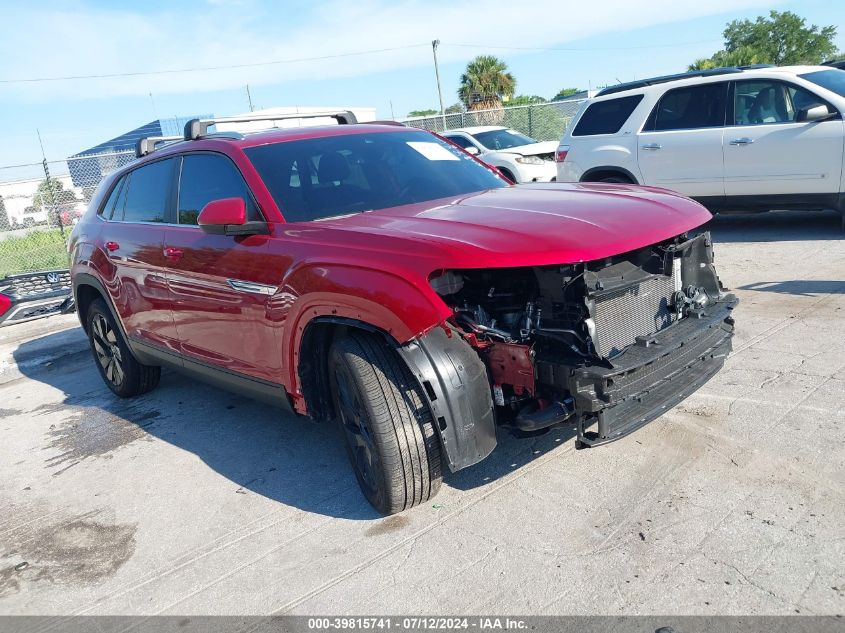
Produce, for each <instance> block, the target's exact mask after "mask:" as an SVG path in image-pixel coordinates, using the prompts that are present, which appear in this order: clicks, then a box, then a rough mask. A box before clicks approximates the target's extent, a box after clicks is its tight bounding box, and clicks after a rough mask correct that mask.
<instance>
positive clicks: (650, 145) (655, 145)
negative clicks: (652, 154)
mask: <svg viewBox="0 0 845 633" xmlns="http://www.w3.org/2000/svg"><path fill="white" fill-rule="evenodd" d="M643 149H648V150H656V149H663V146H662V145H661V144H660V143H647V144H646V145H643Z"/></svg>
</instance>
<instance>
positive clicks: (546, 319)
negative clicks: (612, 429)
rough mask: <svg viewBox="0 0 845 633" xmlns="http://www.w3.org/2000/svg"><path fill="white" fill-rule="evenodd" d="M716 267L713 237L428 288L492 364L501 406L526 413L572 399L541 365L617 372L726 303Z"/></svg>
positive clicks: (452, 273)
mask: <svg viewBox="0 0 845 633" xmlns="http://www.w3.org/2000/svg"><path fill="white" fill-rule="evenodd" d="M712 262H713V253H712V242H711V240H710V236H709V234H708V233H702V234H700V235H698V236H696V237H693V238H690V237H688V236H687V235H686V234H683V235H680V236H678V237H676V238H674V239H671V240H667V241H665V242H661V243H658V244H654V245H651V246H648V247H645V248H641V249H637V250H635V251H631V252H628V253H623V254H620V255H615V256H613V257H608V258H604V259H601V260H597V261H589V262H583V263H576V264H561V265H552V266H535V267H522V268H502V269H484V270H448V271H439V272H438V273H436V274H435V275H433V276H432V278H431V279H430V283H431V286H432V288H433V289H434V290H435V292H437V293H438V295H440V297H441V298H442V299H443V301H444V302H445V303H446V304H447V305H448V306H449V307H450V308H451V309H452V311H453V313H454V317H453V322H454V324H455V325H456V326H457V327H458V328H459V330H460V331H461V332H462V333H463V336H464V338H465V340H466V341H467V342H468V343H469V344H470V345H471V346H472V347H473V348H474V349H476V351H477V352H478V353H479V355H480V356H481V358H482V359H483V360H484V362H485V364H486V366H487V368H488V372H489V375H490V379H491V382H492V388H493V396H494V402H495V404H496V405H497V406H498V408H500V409H501V410H502V411H503V412H505V411H511V412H513V413H519V412H523V413H524V412H526V411H529V412H531V411H541V410H543V409H546V408H547V407H548V406H549V405H550V404H555V405H556V406H558V407H561V406H562V407H565V406H566V405H565V404H562V403H566V402H567V399H568V398H570V394H568V393H565V392H562V391H561V388H560V384H559V381H557V383H556V382H555V381H550V380H544V377H543V376H542V375H540V374H539V373H538V372H537V371H536V361H537V359H545V360H546V361H550V362H553V363H554V364H555V365H557V366H559V367H561V368H564V369H566V368H571V369H576V368H579V367H587V366H601V367H607V368H612V367H613V366H614V362H615V361H617V360H618V359H621V358H623V356H624V354H625V352H626V350H628V349H629V348H630V347H631V346H634V345H642V346H648V345H649V344H651V343H652V342H655V341H656V335H658V334H659V333H660V332H661V331H663V330H665V329H666V328H669V327H671V326H672V325H673V324H674V323H676V322H678V321H679V320H681V319H686V318H695V317H696V315H698V314H700V313H701V312H702V311H703V310H705V309H706V307H707V306H708V305H710V304H711V303H712V302H714V301H716V300H718V299H719V297H721V296H722V294H723V288H722V286H721V284H720V282H719V280H718V277H717V276H716V273H715V270H714V268H713V265H712ZM559 413H561V412H559Z"/></svg>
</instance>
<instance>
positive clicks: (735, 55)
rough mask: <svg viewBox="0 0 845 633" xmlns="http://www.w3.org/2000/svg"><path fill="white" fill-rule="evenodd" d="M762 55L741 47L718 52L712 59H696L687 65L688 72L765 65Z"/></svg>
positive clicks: (746, 47)
mask: <svg viewBox="0 0 845 633" xmlns="http://www.w3.org/2000/svg"><path fill="white" fill-rule="evenodd" d="M762 59H764V57H763V56H762V54H761V53H760V52H759V51H757V50H755V49H754V48H752V47H750V46H742V47H740V48H737V49H736V50H733V51H724V50H723V51H718V52H717V53H715V54H714V55H713V56H712V57H705V58H703V59H697V60H695V61H694V62H693V63H692V64H690V65H689V67H688V69H689V70H710V69H711V68H723V67H725V66H751V65H752V64H765V63H766V62H764V61H761V60H762Z"/></svg>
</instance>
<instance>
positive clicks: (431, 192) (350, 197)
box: [244, 131, 507, 222]
mask: <svg viewBox="0 0 845 633" xmlns="http://www.w3.org/2000/svg"><path fill="white" fill-rule="evenodd" d="M244 151H245V152H246V154H247V156H248V157H249V159H250V160H251V161H252V163H253V165H255V168H256V169H257V170H258V173H259V174H260V175H261V178H262V179H263V180H264V184H265V185H267V188H268V189H269V190H270V194H271V195H272V196H273V199H274V200H275V201H276V204H277V205H279V209H280V210H281V212H282V215H284V216H285V219H286V220H287V221H288V222H307V221H309V220H319V219H321V218H328V217H332V216H339V215H347V214H350V213H358V212H362V211H375V210H377V209H386V208H389V207H396V206H400V205H403V204H413V203H416V202H426V201H429V200H437V199H438V198H448V197H452V196H460V195H463V194H467V193H472V192H475V191H484V190H486V189H493V188H497V187H506V186H507V184H506V183H505V182H504V181H503V180H502V179H501V178H498V177H497V176H496V175H495V174H493V172H492V171H490V170H489V169H487V168H485V167H484V166H483V165H481V164H479V163H478V162H476V161H475V160H474V159H473V158H472V157H471V156H468V155H467V154H465V153H464V152H463V151H461V150H459V149H458V148H456V147H454V146H453V145H450V144H448V143H445V142H443V141H441V140H440V139H438V138H437V137H435V136H433V135H431V134H427V133H422V132H404V131H403V132H378V133H369V134H348V135H342V136H328V137H323V138H314V139H308V140H301V141H289V142H282V143H273V144H270V145H261V146H258V147H251V148H248V149H246V150H244Z"/></svg>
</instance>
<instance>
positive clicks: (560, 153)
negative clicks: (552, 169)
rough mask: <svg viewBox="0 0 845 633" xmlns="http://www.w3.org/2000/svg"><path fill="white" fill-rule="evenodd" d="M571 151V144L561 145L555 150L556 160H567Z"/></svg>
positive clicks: (559, 161)
mask: <svg viewBox="0 0 845 633" xmlns="http://www.w3.org/2000/svg"><path fill="white" fill-rule="evenodd" d="M568 153H569V145H561V146H559V147H558V148H557V152H555V162H556V163H562V162H563V161H565V160H566V155H567V154H568Z"/></svg>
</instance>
